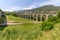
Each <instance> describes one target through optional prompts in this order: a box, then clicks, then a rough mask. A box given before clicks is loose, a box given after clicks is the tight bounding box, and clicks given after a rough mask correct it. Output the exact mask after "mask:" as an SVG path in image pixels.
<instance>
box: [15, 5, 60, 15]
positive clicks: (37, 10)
mask: <svg viewBox="0 0 60 40" xmlns="http://www.w3.org/2000/svg"><path fill="white" fill-rule="evenodd" d="M41 11H45V12H44V13H46V11H60V6H54V5H45V6H41V7H38V8H34V9H30V10H19V11H14V12H16V13H17V14H18V15H19V14H24V13H26V14H28V13H31V12H32V13H40V12H41Z"/></svg>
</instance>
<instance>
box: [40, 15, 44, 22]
mask: <svg viewBox="0 0 60 40" xmlns="http://www.w3.org/2000/svg"><path fill="white" fill-rule="evenodd" d="M42 16H43V15H42V14H41V15H40V21H41V22H42Z"/></svg>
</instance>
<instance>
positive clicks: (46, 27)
mask: <svg viewBox="0 0 60 40" xmlns="http://www.w3.org/2000/svg"><path fill="white" fill-rule="evenodd" d="M53 27H54V23H52V22H43V23H42V25H41V30H42V31H48V30H51V29H52V28H53Z"/></svg>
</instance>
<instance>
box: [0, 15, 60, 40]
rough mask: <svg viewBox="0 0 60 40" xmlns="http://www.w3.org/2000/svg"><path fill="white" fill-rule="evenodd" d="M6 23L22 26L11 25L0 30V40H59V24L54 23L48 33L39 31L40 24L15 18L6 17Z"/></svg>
mask: <svg viewBox="0 0 60 40" xmlns="http://www.w3.org/2000/svg"><path fill="white" fill-rule="evenodd" d="M6 17H7V19H8V20H7V21H8V22H9V21H14V22H20V23H23V24H18V25H13V26H12V25H11V26H7V27H5V28H4V29H3V30H0V40H60V23H55V24H54V28H53V29H52V30H49V31H42V30H41V23H32V22H34V21H32V20H29V19H24V18H21V17H15V16H11V15H9V16H6Z"/></svg>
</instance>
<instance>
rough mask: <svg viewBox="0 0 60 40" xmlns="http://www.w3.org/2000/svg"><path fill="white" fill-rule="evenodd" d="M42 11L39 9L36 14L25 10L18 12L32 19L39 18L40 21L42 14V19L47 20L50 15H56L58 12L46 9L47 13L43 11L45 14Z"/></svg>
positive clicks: (36, 19)
mask: <svg viewBox="0 0 60 40" xmlns="http://www.w3.org/2000/svg"><path fill="white" fill-rule="evenodd" d="M43 12H44V11H41V12H40V13H37V14H34V13H31V12H30V13H27V12H26V13H25V14H20V16H21V17H24V18H27V19H30V20H34V21H38V18H39V20H40V21H41V22H42V21H43V20H42V19H43V16H44V21H47V20H48V17H49V16H50V15H52V16H56V15H57V13H58V11H48V12H49V13H45V14H43Z"/></svg>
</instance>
